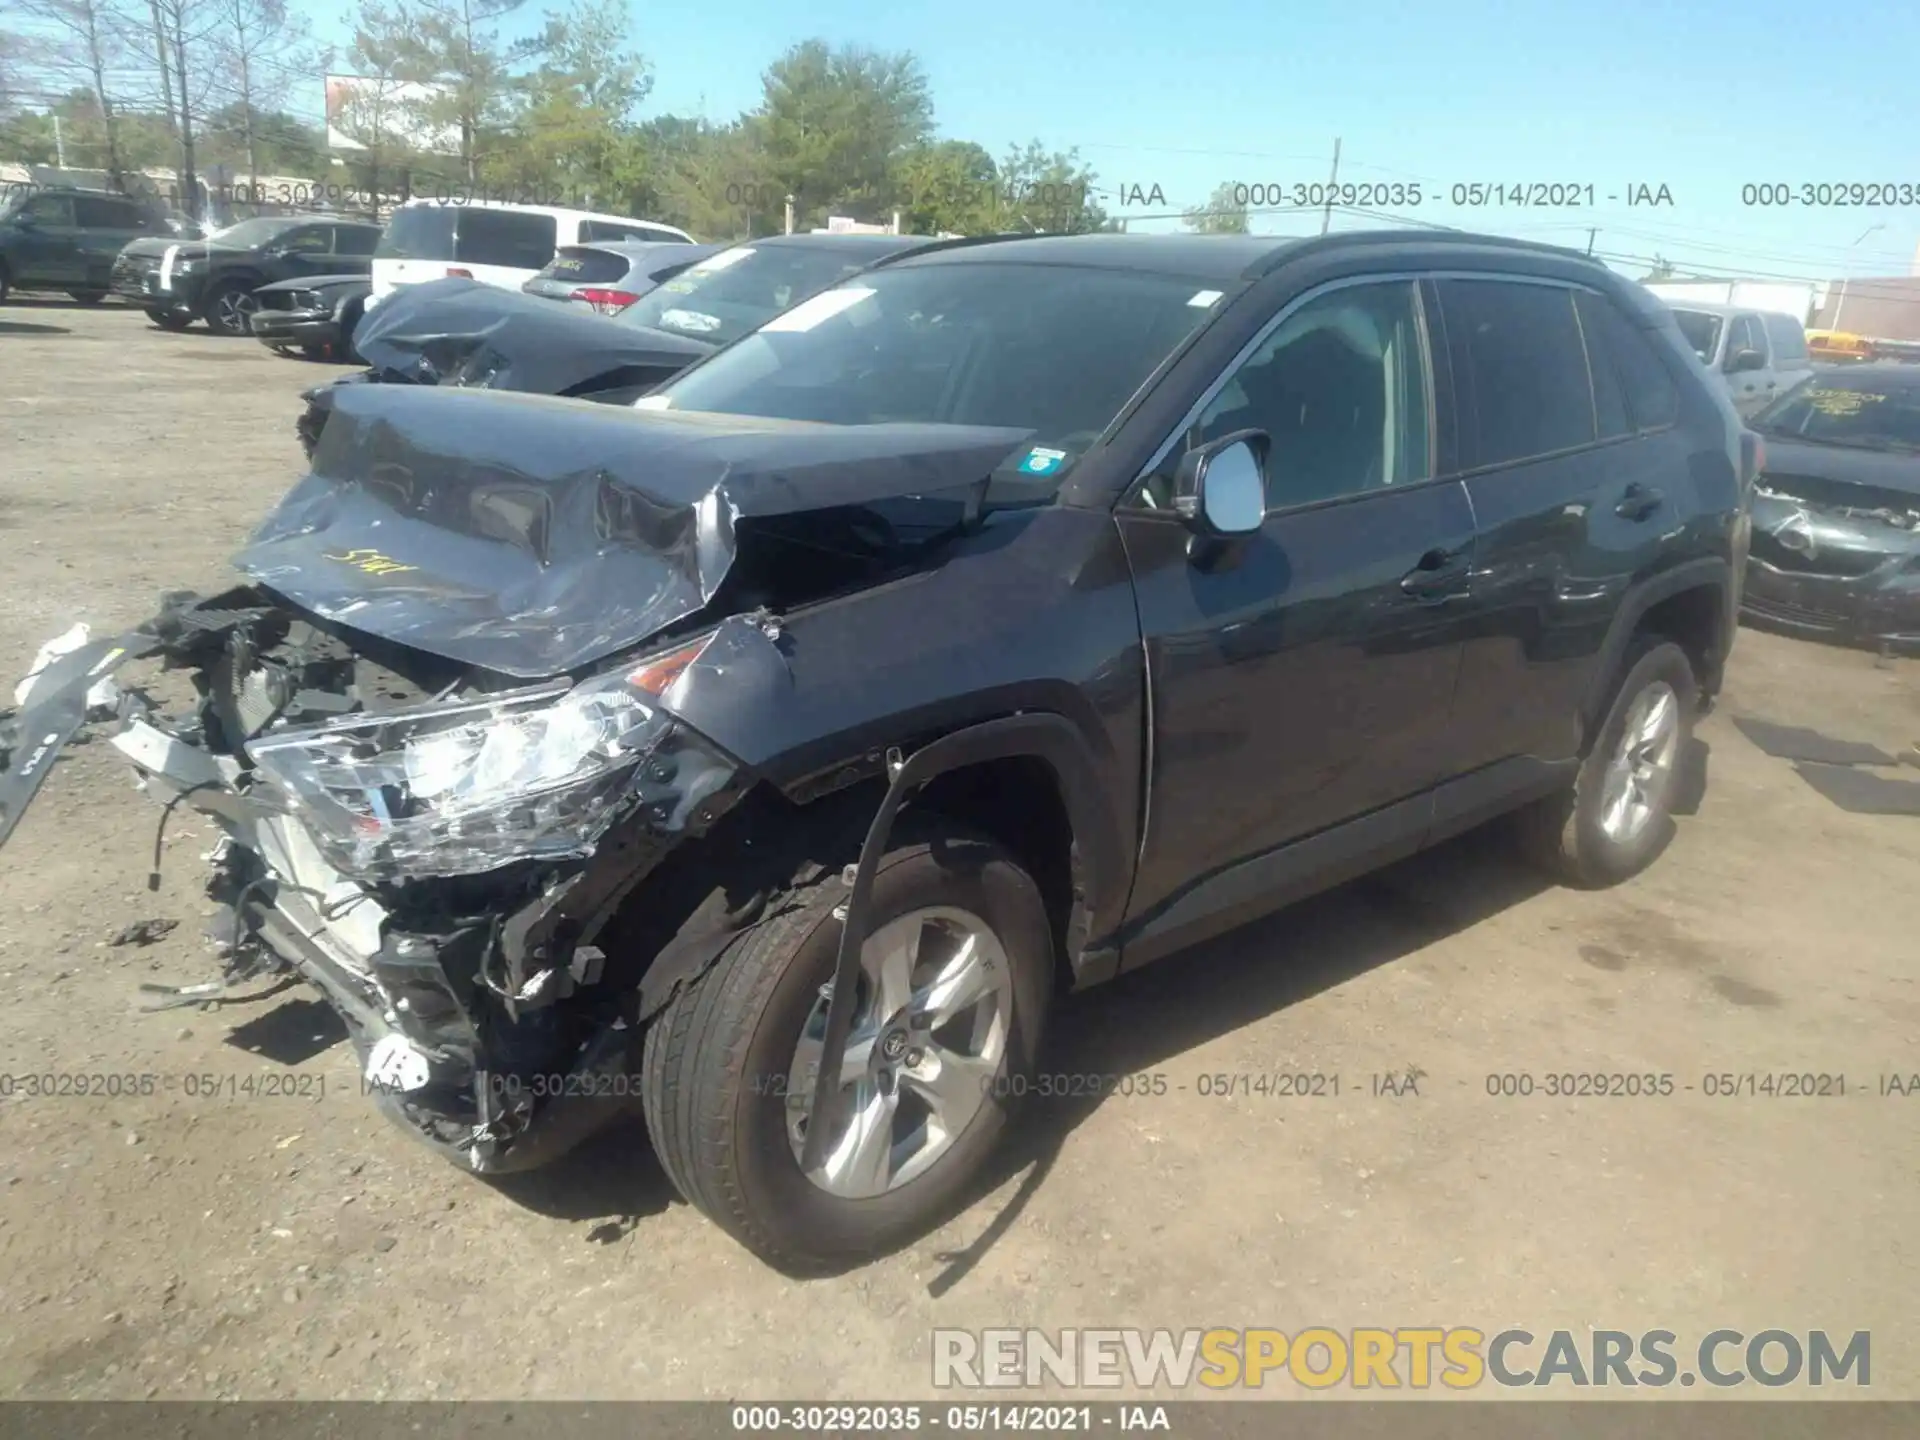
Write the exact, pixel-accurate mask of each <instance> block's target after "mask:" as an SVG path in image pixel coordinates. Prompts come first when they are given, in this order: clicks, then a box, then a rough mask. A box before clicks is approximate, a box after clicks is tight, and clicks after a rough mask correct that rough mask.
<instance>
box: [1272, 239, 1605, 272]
mask: <svg viewBox="0 0 1920 1440" xmlns="http://www.w3.org/2000/svg"><path fill="white" fill-rule="evenodd" d="M1406 244H1419V245H1478V246H1485V247H1488V248H1490V249H1496V250H1521V251H1525V252H1527V253H1528V254H1532V255H1552V256H1554V257H1556V258H1557V259H1561V260H1580V261H1584V262H1585V263H1586V264H1588V265H1594V266H1598V267H1599V268H1600V269H1602V270H1605V269H1606V266H1605V265H1603V264H1601V262H1600V261H1598V260H1596V259H1594V258H1593V257H1592V256H1591V255H1588V254H1586V253H1585V252H1584V251H1580V250H1574V249H1570V248H1569V247H1567V246H1565V245H1549V244H1547V243H1545V242H1544V241H1540V240H1516V239H1511V238H1509V237H1507V236H1505V235H1482V234H1479V233H1477V232H1475V231H1472V230H1346V231H1342V232H1340V233H1339V234H1335V235H1315V236H1312V237H1310V238H1308V239H1306V240H1302V241H1300V242H1299V243H1298V244H1295V245H1292V246H1289V247H1288V248H1286V249H1284V250H1279V251H1276V252H1275V253H1274V254H1272V255H1269V256H1267V258H1266V259H1265V260H1263V261H1261V262H1259V264H1258V265H1257V266H1256V267H1255V268H1254V269H1253V271H1252V272H1251V274H1253V275H1266V274H1268V273H1270V272H1271V271H1273V270H1275V269H1277V268H1278V267H1279V266H1281V265H1285V264H1290V263H1291V262H1293V261H1295V260H1298V259H1300V258H1301V257H1303V256H1307V255H1315V254H1318V253H1320V252H1321V251H1323V250H1335V249H1343V248H1345V247H1347V246H1351V245H1406Z"/></svg>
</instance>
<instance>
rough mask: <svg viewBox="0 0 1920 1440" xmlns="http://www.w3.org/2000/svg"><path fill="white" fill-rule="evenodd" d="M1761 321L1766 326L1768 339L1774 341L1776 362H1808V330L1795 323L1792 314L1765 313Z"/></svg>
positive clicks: (1791, 363)
mask: <svg viewBox="0 0 1920 1440" xmlns="http://www.w3.org/2000/svg"><path fill="white" fill-rule="evenodd" d="M1761 323H1762V324H1764V325H1765V326H1766V330H1767V339H1769V340H1771V341H1772V342H1773V363H1774V364H1776V365H1793V364H1805V363H1806V360H1807V332H1806V331H1805V330H1803V329H1801V328H1800V327H1799V326H1798V325H1796V324H1795V323H1794V321H1793V317H1792V316H1791V315H1763V316H1761Z"/></svg>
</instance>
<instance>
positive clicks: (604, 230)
mask: <svg viewBox="0 0 1920 1440" xmlns="http://www.w3.org/2000/svg"><path fill="white" fill-rule="evenodd" d="M580 238H581V239H582V240H650V241H660V242H665V243H667V244H672V245H685V244H688V243H690V242H689V241H688V240H687V237H686V236H684V235H676V234H674V233H673V232H672V231H671V230H668V229H666V228H664V227H662V226H657V225H621V224H617V223H615V222H614V221H612V220H582V221H581V222H580Z"/></svg>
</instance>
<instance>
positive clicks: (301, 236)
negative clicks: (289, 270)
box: [280, 225, 333, 255]
mask: <svg viewBox="0 0 1920 1440" xmlns="http://www.w3.org/2000/svg"><path fill="white" fill-rule="evenodd" d="M280 248H281V249H283V250H285V251H286V252H287V254H289V255H331V254H332V253H333V227H332V226H330V225H306V226H303V227H301V228H300V229H298V230H294V231H292V232H290V233H289V234H288V235H287V236H286V238H284V239H283V240H281V242H280Z"/></svg>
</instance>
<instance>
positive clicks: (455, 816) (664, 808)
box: [247, 645, 734, 879]
mask: <svg viewBox="0 0 1920 1440" xmlns="http://www.w3.org/2000/svg"><path fill="white" fill-rule="evenodd" d="M700 648H701V646H699V645H696V646H691V647H688V648H687V649H686V650H684V651H679V652H675V653H674V654H672V655H669V656H667V657H665V658H664V659H660V660H655V661H653V662H650V663H649V664H646V665H642V666H640V667H638V668H636V669H622V670H619V671H617V672H615V673H612V674H609V675H601V676H596V677H594V678H593V679H591V680H587V681H585V682H583V683H582V684H580V685H577V686H573V687H568V686H566V685H547V686H540V687H538V688H535V689H530V690H516V691H512V692H509V693H505V694H499V695H489V696H486V697H484V698H477V699H471V700H461V701H454V702H450V703H445V704H436V705H424V706H416V707H412V708H409V709H406V710H393V711H388V712H386V713H384V714H380V715H355V716H353V717H352V718H350V719H347V720H341V721H335V722H332V723H329V724H326V725H317V726H308V727H302V728H299V729H285V730H277V731H272V732H269V733H268V734H266V735H263V736H261V737H259V738H258V739H256V740H253V741H250V742H249V743H248V746H247V749H248V752H249V754H250V755H251V756H252V759H253V761H254V764H255V766H256V767H257V768H258V771H259V774H260V777H261V778H262V779H263V780H264V781H265V782H266V783H265V784H264V785H260V786H256V787H255V791H254V793H255V795H256V797H257V798H259V799H260V800H261V801H263V802H264V803H266V804H268V805H269V806H270V807H271V808H274V809H277V810H282V811H285V812H286V813H288V814H292V815H295V816H297V817H298V818H300V819H301V820H302V821H304V822H305V823H306V825H307V827H308V829H309V830H310V832H311V833H312V836H313V839H314V842H315V843H316V844H317V845H318V846H319V847H320V849H321V851H322V852H323V853H324V854H325V855H326V857H327V860H328V861H329V863H331V864H332V865H333V866H334V867H335V868H336V869H338V870H340V871H341V872H342V873H344V874H347V875H352V876H355V877H358V878H361V879H387V878H399V877H401V876H429V875H474V874H480V873H483V872H485V871H488V870H494V869H498V868H499V867H500V866H503V865H509V864H513V863H514V862H516V861H520V860H560V859H568V858H572V857H576V856H581V855H585V854H588V853H589V852H590V851H591V850H592V848H593V846H594V844H595V842H597V841H598V840H599V838H600V836H601V835H602V834H604V833H605V831H606V830H607V828H608V827H609V826H610V825H611V824H613V822H614V821H615V820H616V819H617V818H619V816H620V815H621V814H622V813H624V811H625V809H626V808H627V806H628V805H630V804H635V803H637V804H638V805H640V806H642V807H644V808H645V809H646V810H647V811H648V814H649V821H650V823H652V824H654V825H655V826H656V827H658V828H660V829H663V830H667V831H675V830H679V829H681V828H682V827H684V825H685V824H686V821H687V818H688V816H689V815H690V814H691V813H692V812H693V810H694V809H695V808H697V807H698V805H699V804H700V802H701V801H703V800H705V799H706V798H707V797H708V796H709V795H712V794H713V793H714V792H715V791H717V790H718V789H720V788H721V787H722V786H723V785H725V784H726V782H727V781H728V779H729V778H731V776H732V774H733V769H734V766H733V763H732V761H730V760H728V759H727V758H726V757H724V756H722V755H720V754H719V753H717V752H716V751H714V750H713V749H711V748H710V747H709V746H708V745H707V744H706V743H705V742H704V741H702V740H701V739H700V738H699V737H698V736H697V735H695V734H694V733H693V732H691V731H689V730H687V729H685V728H684V727H683V726H681V725H679V724H678V723H677V722H676V721H674V719H673V718H672V717H671V716H669V715H668V714H667V713H666V712H664V711H663V710H661V709H660V708H659V707H658V705H657V704H655V703H654V701H655V697H657V696H658V695H660V694H662V693H664V692H665V690H666V688H667V686H668V685H669V684H671V683H672V681H673V679H675V678H677V676H678V675H679V673H680V671H681V670H682V669H684V668H685V667H686V665H687V664H688V663H690V662H691V661H692V660H693V659H694V658H695V657H696V656H697V655H698V653H699V650H700Z"/></svg>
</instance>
